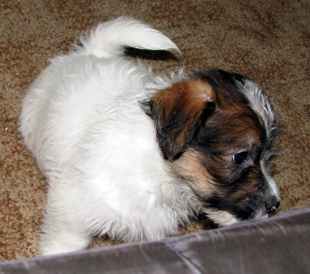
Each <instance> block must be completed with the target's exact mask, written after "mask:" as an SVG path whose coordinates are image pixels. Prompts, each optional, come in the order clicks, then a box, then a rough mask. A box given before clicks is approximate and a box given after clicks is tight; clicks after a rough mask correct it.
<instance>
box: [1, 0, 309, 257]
mask: <svg viewBox="0 0 310 274" xmlns="http://www.w3.org/2000/svg"><path fill="white" fill-rule="evenodd" d="M0 4H1V7H0V16H1V17H0V141H1V142H0V260H10V259H14V258H21V257H30V256H34V255H35V252H36V235H37V233H38V231H39V227H40V222H41V214H42V209H43V207H44V200H45V195H46V187H45V183H44V181H43V180H42V178H41V176H40V174H39V172H38V170H37V167H36V164H35V162H34V161H33V159H32V158H31V157H30V155H29V153H28V152H27V151H26V150H25V148H24V146H23V142H22V140H21V138H20V136H19V134H18V131H17V125H18V116H19V107H20V102H21V100H22V98H23V96H24V93H25V90H26V89H27V86H28V85H29V84H30V83H31V82H32V81H33V80H34V79H35V77H36V76H37V75H38V74H39V72H40V71H41V70H42V69H43V68H44V67H45V66H47V64H48V59H49V58H52V57H53V56H55V55H56V54H59V53H64V52H66V51H67V50H68V49H69V47H70V44H72V43H73V42H74V39H75V38H76V37H77V36H79V35H80V34H81V32H82V31H83V30H85V29H87V28H89V27H91V26H94V25H96V24H97V23H99V22H101V21H105V20H108V19H111V18H115V17H118V16H120V15H131V16H133V17H136V18H137V19H141V20H144V21H146V22H149V23H150V24H152V25H153V26H155V27H156V28H158V29H159V30H161V31H163V32H164V33H165V34H166V35H168V36H169V37H170V38H172V40H173V41H174V42H175V43H176V44H177V45H178V46H179V47H180V49H181V51H182V53H183V55H182V56H181V57H179V59H178V60H177V61H173V60H171V61H152V62H150V63H151V64H152V65H153V66H154V68H155V70H156V71H162V72H168V71H169V70H175V69H179V68H180V67H181V66H183V65H185V66H186V67H187V68H188V70H192V69H199V68H211V67H221V68H223V69H226V70H232V71H236V72H239V73H243V74H246V75H248V76H250V77H252V78H255V79H257V80H258V81H259V82H261V83H262V84H263V86H264V88H265V89H266V91H267V92H268V93H269V95H270V97H271V98H272V100H273V102H274V105H275V109H276V111H277V114H278V115H277V117H278V120H279V122H281V124H282V133H281V136H280V137H279V138H278V141H277V146H278V148H279V149H280V155H279V157H278V159H277V161H276V162H275V168H274V171H275V177H276V179H277V180H278V181H279V185H280V189H281V193H282V205H281V209H280V211H279V212H280V213H281V212H286V211H289V210H293V209H297V208H301V207H307V206H310V180H309V177H310V176H309V175H310V159H309V155H310V151H309V149H310V141H309V138H310V137H309V133H310V123H309V120H310V96H309V86H310V60H309V53H310V4H309V1H308V0H287V1H274V0H260V1H257V0H253V1H252V0H250V1H249V0H205V1H201V0H170V1H168V0H162V1H160V0H149V1H143V0H140V1H136V0H126V1H121V0H101V1H100V0H93V1H88V0H80V1H78V0H74V1H73V0H58V1H56V0H35V1H31V0H29V1H26V0H24V1H20V0H0ZM195 229H201V227H200V226H198V225H197V224H195V225H192V226H191V227H190V228H189V230H190V231H194V230H195ZM105 244H110V243H109V242H108V243H106V242H104V241H102V240H98V241H97V243H96V246H99V245H105Z"/></svg>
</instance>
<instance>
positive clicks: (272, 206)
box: [266, 195, 280, 215]
mask: <svg viewBox="0 0 310 274" xmlns="http://www.w3.org/2000/svg"><path fill="white" fill-rule="evenodd" d="M279 206H280V199H279V198H278V197H277V196H274V195H270V196H269V197H267V200H266V210H267V213H268V215H270V214H273V213H274V212H276V210H277V209H278V208H279Z"/></svg>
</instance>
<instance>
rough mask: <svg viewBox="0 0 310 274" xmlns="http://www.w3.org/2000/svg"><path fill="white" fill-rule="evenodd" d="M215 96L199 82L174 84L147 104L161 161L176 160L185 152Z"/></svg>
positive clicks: (205, 84)
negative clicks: (154, 128) (162, 157)
mask: <svg viewBox="0 0 310 274" xmlns="http://www.w3.org/2000/svg"><path fill="white" fill-rule="evenodd" d="M215 100H216V95H215V93H214V91H213V89H212V88H211V86H210V85H209V84H208V83H207V82H205V81H203V80H199V79H191V80H186V81H183V82H178V83H175V84H173V85H172V86H171V87H169V88H167V89H164V90H161V91H159V92H158V93H157V94H156V95H155V96H154V97H153V98H152V99H151V101H150V108H151V116H152V118H153V119H154V122H155V126H156V130H157V138H158V141H159V145H160V148H161V149H162V151H163V154H164V158H165V159H167V160H171V161H172V160H176V159H177V158H179V157H180V156H181V155H182V153H183V152H184V151H185V150H186V149H187V147H188V144H189V142H190V141H191V140H192V138H193V136H194V134H195V132H196V130H197V128H198V127H199V125H200V124H201V123H202V122H203V121H204V120H205V119H206V118H207V117H208V116H209V115H210V113H211V112H212V111H213V110H214V108H215Z"/></svg>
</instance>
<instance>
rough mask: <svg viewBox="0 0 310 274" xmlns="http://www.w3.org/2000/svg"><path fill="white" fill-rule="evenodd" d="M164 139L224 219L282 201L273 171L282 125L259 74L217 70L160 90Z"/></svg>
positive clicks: (216, 217)
mask: <svg viewBox="0 0 310 274" xmlns="http://www.w3.org/2000/svg"><path fill="white" fill-rule="evenodd" d="M150 107H151V115H152V118H153V119H154V122H155V126H156V129H157V137H158V141H159V145H160V147H161V150H162V152H163V156H164V158H165V159H166V160H168V161H170V162H171V164H172V167H173V169H174V171H175V173H176V174H177V175H178V176H179V177H180V178H182V179H183V180H184V181H186V183H187V184H189V186H190V187H191V189H192V190H193V192H194V193H195V194H196V195H197V197H198V198H199V200H200V201H201V202H202V204H203V206H204V211H205V213H206V214H207V215H208V216H209V217H210V218H211V219H212V220H213V221H215V222H216V223H218V224H219V225H229V224H232V223H235V222H238V221H241V220H246V219H253V218H259V217H265V216H268V215H269V214H271V213H273V212H274V211H275V210H276V209H277V208H278V206H279V204H280V199H279V191H278V188H277V185H276V183H275V181H274V180H273V179H272V178H271V176H270V173H269V169H268V166H269V163H270V160H271V158H272V156H273V155H274V153H275V151H274V149H273V143H274V138H275V135H276V131H277V127H276V123H275V118H274V111H273V107H272V105H271V103H270V101H269V99H268V97H267V95H266V94H265V92H264V91H263V90H262V89H261V88H260V87H259V86H258V85H257V84H256V83H254V82H253V81H251V80H249V79H247V78H245V77H243V76H241V75H239V74H234V73H229V72H225V71H222V70H213V71H208V72H204V73H201V72H199V73H196V74H194V75H193V77H191V78H190V79H189V80H185V81H183V82H179V83H175V84H173V85H172V86H171V87H169V88H167V89H165V90H161V91H159V92H158V93H157V94H156V95H155V96H154V97H153V98H152V99H151V102H150Z"/></svg>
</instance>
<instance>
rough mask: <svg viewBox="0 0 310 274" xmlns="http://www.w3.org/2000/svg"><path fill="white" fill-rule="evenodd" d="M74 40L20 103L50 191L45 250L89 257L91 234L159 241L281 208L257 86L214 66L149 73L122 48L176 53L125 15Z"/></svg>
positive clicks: (271, 127) (269, 113)
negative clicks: (193, 226)
mask: <svg viewBox="0 0 310 274" xmlns="http://www.w3.org/2000/svg"><path fill="white" fill-rule="evenodd" d="M81 43H82V46H81V47H76V49H75V50H74V51H72V52H71V53H69V54H68V55H65V56H60V57H57V58H55V59H53V60H52V61H51V64H50V66H49V67H47V68H46V69H45V70H44V71H43V72H42V74H41V75H40V76H39V77H38V79H37V80H36V81H35V82H34V84H33V85H32V86H31V87H30V89H29V90H28V93H27V95H26V97H25V99H24V100H23V103H22V109H21V117H20V131H21V134H22V135H23V138H24V140H25V143H26V145H27V147H28V149H29V150H30V152H31V153H32V155H33V156H34V157H35V158H36V161H37V163H38V166H39V168H40V170H41V172H42V173H43V175H44V176H45V178H46V181H47V182H48V188H49V190H48V197H47V205H46V212H45V216H44V220H43V225H42V233H41V236H40V239H39V253H40V254H55V253H63V252H69V251H76V250H81V249H84V248H86V247H87V246H89V245H90V243H91V239H92V236H93V235H108V236H109V237H111V238H113V239H118V240H122V241H147V240H158V239H161V238H163V237H167V236H170V235H175V234H176V233H177V231H178V227H179V226H180V224H184V223H186V222H187V221H188V219H189V217H193V216H196V215H197V214H201V213H203V214H206V215H207V216H208V217H209V218H210V219H211V220H213V221H214V222H215V223H217V224H218V225H220V226H226V225H231V224H234V223H236V222H239V221H242V220H247V219H255V218H263V217H267V216H268V215H269V214H271V213H273V212H274V211H276V209H277V208H278V206H279V204H280V199H279V191H278V188H277V185H276V182H275V181H274V180H273V179H272V178H271V176H270V173H269V171H268V166H269V162H270V159H271V158H272V156H273V155H274V149H273V144H274V138H275V135H276V132H277V126H276V122H275V116H274V110H273V107H272V105H271V103H270V101H269V99H268V97H267V95H266V94H265V92H264V91H263V90H262V88H261V87H260V86H259V85H257V84H256V83H255V82H253V81H252V80H249V79H248V78H246V77H243V76H241V75H239V74H235V73H229V72H225V71H223V70H219V69H217V70H211V71H204V72H195V73H193V74H191V75H185V73H179V74H178V75H175V74H172V76H170V77H159V76H155V75H153V74H152V72H151V70H150V69H149V68H146V67H145V66H143V65H142V64H138V65H137V64H135V63H133V62H130V61H128V60H126V59H125V58H124V57H123V53H124V46H128V47H133V48H139V49H148V50H176V51H178V48H177V46H176V45H175V44H174V43H173V42H172V41H171V40H170V39H168V38H167V37H166V36H164V35H163V34H161V33H160V32H158V31H156V30H154V29H152V28H150V27H149V26H147V25H144V24H142V23H140V22H138V21H135V20H133V19H130V18H126V17H122V18H119V19H116V20H114V21H109V22H106V23H103V24H100V25H99V26H98V27H97V28H95V29H94V30H92V31H91V33H90V34H89V35H88V36H85V37H83V38H82V39H81Z"/></svg>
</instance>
